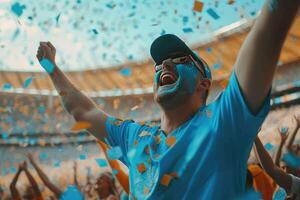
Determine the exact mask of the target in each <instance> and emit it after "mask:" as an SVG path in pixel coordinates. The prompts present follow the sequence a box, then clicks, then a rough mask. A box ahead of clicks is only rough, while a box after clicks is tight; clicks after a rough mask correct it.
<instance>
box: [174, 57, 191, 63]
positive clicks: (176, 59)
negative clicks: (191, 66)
mask: <svg viewBox="0 0 300 200" xmlns="http://www.w3.org/2000/svg"><path fill="white" fill-rule="evenodd" d="M172 62H173V63H175V64H182V63H187V62H188V57H187V56H183V57H178V58H173V59H172Z"/></svg>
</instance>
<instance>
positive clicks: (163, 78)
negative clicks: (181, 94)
mask: <svg viewBox="0 0 300 200" xmlns="http://www.w3.org/2000/svg"><path fill="white" fill-rule="evenodd" d="M176 81H177V76H176V75H174V74H173V73H170V72H163V73H162V74H161V75H160V83H159V85H160V86H164V85H171V84H173V83H175V82H176Z"/></svg>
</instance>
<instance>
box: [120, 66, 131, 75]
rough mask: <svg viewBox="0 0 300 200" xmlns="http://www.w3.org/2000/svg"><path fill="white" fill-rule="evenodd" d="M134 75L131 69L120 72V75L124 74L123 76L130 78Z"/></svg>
mask: <svg viewBox="0 0 300 200" xmlns="http://www.w3.org/2000/svg"><path fill="white" fill-rule="evenodd" d="M131 73H132V71H131V69H130V68H123V69H121V70H120V74H122V75H123V76H130V75H131Z"/></svg>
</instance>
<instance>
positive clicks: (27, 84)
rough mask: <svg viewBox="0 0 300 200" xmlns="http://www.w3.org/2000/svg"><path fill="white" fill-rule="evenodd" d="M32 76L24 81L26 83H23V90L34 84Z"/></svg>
mask: <svg viewBox="0 0 300 200" xmlns="http://www.w3.org/2000/svg"><path fill="white" fill-rule="evenodd" d="M32 78H33V77H32V76H30V77H28V78H27V79H26V80H25V81H24V83H23V88H24V89H26V88H28V86H29V85H30V83H31V82H32Z"/></svg>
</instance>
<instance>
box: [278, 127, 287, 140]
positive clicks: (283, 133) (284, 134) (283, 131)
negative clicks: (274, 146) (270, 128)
mask: <svg viewBox="0 0 300 200" xmlns="http://www.w3.org/2000/svg"><path fill="white" fill-rule="evenodd" d="M277 130H278V133H279V134H280V139H281V142H284V141H286V139H287V138H288V135H289V128H278V129H277Z"/></svg>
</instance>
